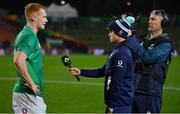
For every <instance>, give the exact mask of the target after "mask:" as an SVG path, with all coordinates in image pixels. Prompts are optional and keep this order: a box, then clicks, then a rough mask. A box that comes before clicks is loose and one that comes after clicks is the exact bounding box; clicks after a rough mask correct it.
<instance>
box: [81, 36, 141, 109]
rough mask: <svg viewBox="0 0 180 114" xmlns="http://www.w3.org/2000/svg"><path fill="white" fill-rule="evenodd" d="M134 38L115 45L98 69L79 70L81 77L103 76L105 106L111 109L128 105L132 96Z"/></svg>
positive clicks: (133, 84) (135, 50) (133, 83)
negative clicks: (104, 62)
mask: <svg viewBox="0 0 180 114" xmlns="http://www.w3.org/2000/svg"><path fill="white" fill-rule="evenodd" d="M134 42H137V40H136V38H135V36H131V37H130V38H128V39H126V40H125V41H123V42H121V43H119V44H117V45H116V46H115V48H114V49H113V50H112V53H111V54H110V56H109V57H108V60H107V62H106V64H105V65H104V66H103V67H102V68H99V69H81V74H80V75H81V76H84V77H103V76H105V86H104V96H105V104H106V105H107V106H108V107H110V108H112V107H118V106H125V105H130V104H131V103H132V100H133V96H134V86H135V77H134V68H133V65H134V56H133V54H135V53H137V48H136V46H135V45H134Z"/></svg>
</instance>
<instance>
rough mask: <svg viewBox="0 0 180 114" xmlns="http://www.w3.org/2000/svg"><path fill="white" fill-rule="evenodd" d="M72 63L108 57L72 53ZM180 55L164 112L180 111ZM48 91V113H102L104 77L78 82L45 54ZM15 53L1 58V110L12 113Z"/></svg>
mask: <svg viewBox="0 0 180 114" xmlns="http://www.w3.org/2000/svg"><path fill="white" fill-rule="evenodd" d="M70 57H71V61H72V66H75V67H79V68H98V67H101V66H102V65H103V64H104V63H105V61H106V59H107V58H106V56H92V55H71V56H70ZM179 63H180V58H178V57H176V58H173V60H172V64H171V65H170V69H169V73H168V77H167V80H166V83H165V88H164V95H163V106H162V112H168V113H176V112H180V105H179V103H180V83H179V82H180V71H179V70H178V69H179V68H180V64H179ZM44 74H45V93H44V99H45V102H46V104H47V112H48V113H103V112H104V108H105V105H104V99H103V85H104V78H96V79H93V78H83V77H81V81H80V82H77V81H76V79H75V78H74V77H72V76H71V75H70V74H69V72H68V70H67V68H65V67H64V66H63V64H62V63H61V61H60V55H59V56H45V57H44ZM15 79H16V76H15V67H14V65H13V63H12V56H2V57H0V113H12V112H13V111H12V106H11V104H12V103H11V102H12V88H13V85H14V83H15Z"/></svg>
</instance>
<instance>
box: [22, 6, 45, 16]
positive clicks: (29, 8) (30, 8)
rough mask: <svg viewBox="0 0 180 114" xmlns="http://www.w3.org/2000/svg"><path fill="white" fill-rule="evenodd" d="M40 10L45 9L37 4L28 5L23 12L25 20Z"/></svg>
mask: <svg viewBox="0 0 180 114" xmlns="http://www.w3.org/2000/svg"><path fill="white" fill-rule="evenodd" d="M40 9H45V7H44V6H43V5H41V4H39V3H30V4H28V5H26V6H25V10H24V14H25V17H26V19H29V17H30V15H31V14H32V13H34V12H38V11H39V10H40Z"/></svg>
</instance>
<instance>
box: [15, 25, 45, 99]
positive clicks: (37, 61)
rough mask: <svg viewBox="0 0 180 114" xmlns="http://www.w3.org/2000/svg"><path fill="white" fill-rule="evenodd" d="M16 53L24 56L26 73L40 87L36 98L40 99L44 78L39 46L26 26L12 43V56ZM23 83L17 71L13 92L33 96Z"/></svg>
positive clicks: (35, 37) (34, 36) (36, 39)
mask: <svg viewBox="0 0 180 114" xmlns="http://www.w3.org/2000/svg"><path fill="white" fill-rule="evenodd" d="M17 51H22V52H24V53H25V54H26V56H27V59H26V65H27V68H28V72H29V74H30V76H31V78H32V80H33V81H34V83H35V84H36V85H38V86H39V87H40V93H39V95H38V96H41V97H42V95H43V91H44V82H43V81H44V76H43V64H42V52H41V46H40V44H39V41H38V38H37V36H36V35H35V34H34V32H33V31H32V29H31V28H30V27H28V26H24V28H23V30H22V31H21V32H20V33H19V34H18V35H17V37H16V40H15V43H14V54H15V53H16V52H17ZM24 83H25V81H24V80H23V78H22V76H21V74H20V73H19V72H18V71H17V82H16V84H15V86H14V89H13V91H14V92H20V93H29V94H33V92H32V91H31V90H30V89H29V88H28V87H27V86H25V85H24Z"/></svg>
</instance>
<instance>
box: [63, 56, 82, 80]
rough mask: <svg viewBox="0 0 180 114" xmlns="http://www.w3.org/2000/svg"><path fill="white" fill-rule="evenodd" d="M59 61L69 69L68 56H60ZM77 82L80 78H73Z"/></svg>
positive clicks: (69, 60) (69, 61)
mask: <svg viewBox="0 0 180 114" xmlns="http://www.w3.org/2000/svg"><path fill="white" fill-rule="evenodd" d="M61 60H62V62H63V64H64V66H65V67H68V68H71V59H70V58H69V57H68V56H66V55H65V56H62V57H61ZM75 77H76V79H77V80H78V81H80V78H79V77H78V76H75Z"/></svg>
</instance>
